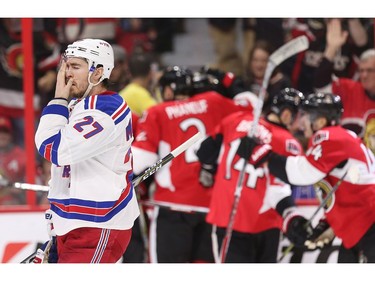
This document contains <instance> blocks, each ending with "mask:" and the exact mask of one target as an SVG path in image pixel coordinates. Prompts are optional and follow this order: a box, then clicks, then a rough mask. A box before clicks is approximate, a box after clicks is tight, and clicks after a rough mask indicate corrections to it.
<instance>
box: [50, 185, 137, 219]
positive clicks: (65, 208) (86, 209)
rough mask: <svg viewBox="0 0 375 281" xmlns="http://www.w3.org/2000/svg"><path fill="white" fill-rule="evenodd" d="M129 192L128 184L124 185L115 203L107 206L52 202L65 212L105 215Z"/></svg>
mask: <svg viewBox="0 0 375 281" xmlns="http://www.w3.org/2000/svg"><path fill="white" fill-rule="evenodd" d="M129 193H130V184H128V186H127V187H126V189H125V190H124V191H123V192H122V194H121V196H120V198H119V199H118V200H117V201H116V203H115V204H114V205H113V206H112V207H109V208H100V209H99V208H92V207H83V206H77V205H64V204H61V203H58V202H53V203H52V204H53V205H55V206H56V207H57V208H59V209H60V210H62V211H63V212H66V213H78V214H85V215H94V216H102V217H104V216H106V215H107V214H108V213H109V212H110V211H111V210H112V209H114V208H116V206H118V205H119V204H120V203H121V202H122V201H123V200H124V199H125V198H126V197H127V196H128V195H129Z"/></svg>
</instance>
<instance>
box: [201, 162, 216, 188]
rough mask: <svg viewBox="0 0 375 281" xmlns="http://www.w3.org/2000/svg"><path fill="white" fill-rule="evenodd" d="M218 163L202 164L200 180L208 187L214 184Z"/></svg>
mask: <svg viewBox="0 0 375 281" xmlns="http://www.w3.org/2000/svg"><path fill="white" fill-rule="evenodd" d="M216 168H217V165H209V164H202V166H201V170H200V173H199V182H200V183H201V184H202V185H203V186H204V187H206V188H210V187H212V186H213V185H214V182H215V174H216Z"/></svg>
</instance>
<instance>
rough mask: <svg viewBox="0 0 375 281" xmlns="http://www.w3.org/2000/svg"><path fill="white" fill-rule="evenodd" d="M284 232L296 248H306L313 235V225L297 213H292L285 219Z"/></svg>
mask: <svg viewBox="0 0 375 281" xmlns="http://www.w3.org/2000/svg"><path fill="white" fill-rule="evenodd" d="M283 231H284V233H285V235H286V237H288V239H289V241H290V242H291V243H293V244H294V246H295V247H304V245H305V241H306V240H307V239H308V237H310V236H311V235H312V232H313V229H312V226H311V224H307V219H306V218H304V217H303V216H301V215H298V214H296V213H290V214H288V215H287V216H286V217H285V218H284V223H283Z"/></svg>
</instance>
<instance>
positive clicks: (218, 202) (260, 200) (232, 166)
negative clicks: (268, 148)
mask: <svg viewBox="0 0 375 281" xmlns="http://www.w3.org/2000/svg"><path fill="white" fill-rule="evenodd" d="M252 123H253V115H252V114H251V113H248V112H238V113H234V114H232V115H230V116H228V117H227V118H225V119H224V120H223V121H222V122H221V123H220V124H219V125H218V126H217V128H216V131H215V134H221V135H223V142H222V147H221V155H220V156H219V166H218V170H217V174H216V177H215V184H214V187H213V193H212V200H211V204H210V211H209V213H208V215H207V221H208V222H209V223H211V224H214V225H217V226H219V227H226V226H227V225H228V221H229V217H230V213H231V209H232V205H233V201H234V192H235V189H236V186H237V181H238V178H239V173H240V171H241V169H242V167H243V161H244V160H243V159H241V158H240V157H239V156H238V155H237V154H236V151H237V149H238V146H239V144H240V138H242V137H243V136H245V135H246V134H247V132H248V131H249V130H250V128H251V126H252ZM255 136H256V137H258V138H260V139H261V140H262V141H263V142H264V143H269V144H271V145H272V147H273V149H274V151H275V152H278V153H279V154H283V155H300V154H301V153H302V147H301V145H300V144H299V142H298V141H297V140H296V139H295V138H294V137H293V136H292V135H291V134H290V132H289V131H288V130H287V129H285V128H283V127H281V126H278V125H276V124H272V123H270V122H267V121H265V120H263V119H261V120H260V122H259V124H258V126H257V130H256V133H255ZM289 195H291V188H290V186H289V185H287V184H285V183H283V182H281V181H280V180H278V179H277V178H275V177H274V176H272V175H270V174H269V173H268V170H267V169H266V168H265V167H258V168H256V169H255V168H254V166H253V165H251V164H249V163H248V164H247V165H246V171H245V178H244V183H243V188H242V192H241V197H240V201H239V205H238V209H237V213H236V217H235V222H234V227H233V229H234V230H236V231H239V232H246V233H258V232H261V231H264V230H267V229H270V228H275V227H276V228H280V229H281V224H282V217H281V216H280V215H279V214H278V213H277V212H276V210H275V208H276V205H277V203H278V202H279V201H280V200H281V199H283V198H285V197H286V196H289Z"/></svg>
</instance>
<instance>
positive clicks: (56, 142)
mask: <svg viewBox="0 0 375 281" xmlns="http://www.w3.org/2000/svg"><path fill="white" fill-rule="evenodd" d="M60 141H61V131H59V133H58V134H57V135H56V138H55V140H54V141H53V144H52V151H51V162H52V163H53V164H56V165H58V159H57V155H58V153H57V152H58V150H59V146H60Z"/></svg>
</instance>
